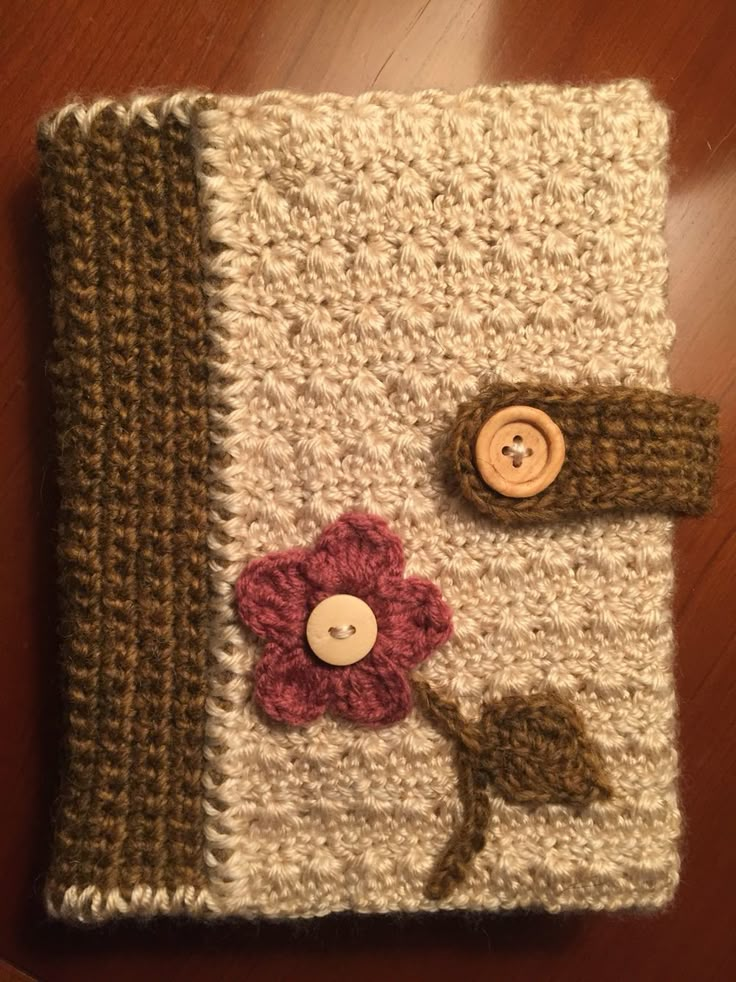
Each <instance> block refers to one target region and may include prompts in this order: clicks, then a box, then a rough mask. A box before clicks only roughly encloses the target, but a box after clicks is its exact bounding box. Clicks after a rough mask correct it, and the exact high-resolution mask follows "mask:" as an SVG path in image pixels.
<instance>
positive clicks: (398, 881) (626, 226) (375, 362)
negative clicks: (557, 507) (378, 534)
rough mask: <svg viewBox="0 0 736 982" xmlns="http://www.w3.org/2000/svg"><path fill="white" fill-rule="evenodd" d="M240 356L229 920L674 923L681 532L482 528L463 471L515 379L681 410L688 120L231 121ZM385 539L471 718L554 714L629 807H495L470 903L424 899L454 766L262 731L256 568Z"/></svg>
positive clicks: (222, 787)
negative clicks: (473, 430) (344, 541)
mask: <svg viewBox="0 0 736 982" xmlns="http://www.w3.org/2000/svg"><path fill="white" fill-rule="evenodd" d="M197 139H198V140H199V143H200V145H199V151H198V152H199V155H200V159H199V168H200V180H201V193H202V199H201V200H202V209H203V215H204V227H205V238H206V242H205V248H206V251H207V270H206V274H207V275H206V281H207V283H206V286H207V291H208V303H209V311H210V317H211V325H212V330H213V332H214V338H215V343H216V348H217V350H216V354H215V361H216V363H217V366H218V370H217V372H216V373H214V375H213V380H212V390H211V405H213V406H214V407H215V410H214V415H213V418H212V430H211V439H212V441H213V443H214V445H215V447H216V448H217V455H216V471H215V474H214V479H213V483H212V510H213V514H214V515H215V516H216V517H217V526H216V528H215V530H214V531H213V533H212V535H211V537H210V549H211V556H212V563H213V569H214V574H213V575H214V584H215V591H216V596H217V608H216V611H215V618H214V625H213V632H212V659H213V662H212V670H211V690H210V697H209V700H208V724H207V726H208V728H207V756H208V773H207V776H206V795H207V800H206V809H207V819H206V836H207V855H206V860H207V868H208V870H209V877H210V886H209V897H208V900H207V907H208V909H210V910H211V911H213V912H215V913H221V914H241V915H269V916H300V915H316V914H325V913H327V912H329V911H336V910H343V909H352V910H357V911H393V910H407V911H408V910H419V909H432V908H436V907H437V906H446V907H464V908H489V909H494V908H510V907H518V906H527V905H541V906H543V907H546V908H548V909H550V910H560V909H567V908H581V907H585V908H619V907H626V906H632V905H641V906H660V905H662V904H664V903H666V902H667V901H668V900H669V898H670V897H671V895H672V892H673V890H674V887H675V885H676V881H677V875H678V858H677V839H678V834H679V812H678V804H677V792H676V752H675V749H674V711H675V706H674V695H673V682H672V670H671V659H672V626H671V618H670V597H671V589H672V563H671V541H670V531H671V525H670V521H669V520H668V519H665V518H661V517H646V518H644V517H629V518H625V519H602V518H598V519H592V520H589V521H585V522H579V523H564V524H557V525H550V526H542V527H535V528H533V529H529V528H527V529H516V530H514V529H508V528H498V527H494V526H493V525H491V524H489V523H487V522H480V521H479V519H478V515H477V514H476V513H475V512H474V511H473V509H472V508H471V507H470V506H469V505H468V504H467V503H464V502H463V501H462V500H461V499H459V498H458V497H457V496H452V495H449V494H448V493H447V489H446V486H445V483H444V477H443V474H442V472H441V468H440V465H439V451H440V450H441V447H442V441H443V439H444V437H445V434H446V433H447V430H448V427H449V426H450V424H451V422H452V420H453V418H454V414H455V412H456V409H457V406H458V403H459V402H461V401H462V400H463V399H466V398H468V397H470V396H471V395H473V394H474V393H475V392H476V391H477V389H478V386H479V383H480V382H481V381H482V380H483V379H484V378H487V377H488V376H489V375H492V376H495V377H497V378H499V379H503V380H513V381H531V380H535V381H536V380H540V379H545V380H549V381H551V382H553V383H572V384H576V383H582V384H584V383H586V382H589V381H591V382H592V381H595V382H610V383H623V384H635V385H644V386H651V387H656V388H660V389H661V388H663V387H666V386H667V377H666V362H665V359H666V354H667V350H668V348H669V345H670V342H671V339H672V334H673V326H672V324H671V322H670V321H669V320H668V318H667V313H666V309H665V279H666V260H665V252H664V243H663V239H662V225H663V217H664V206H665V196H666V175H665V156H666V142H667V119H666V115H665V113H664V111H663V110H662V109H661V108H659V107H658V106H657V105H656V104H655V103H653V102H652V100H651V98H650V95H649V92H648V90H647V89H646V87H645V86H643V85H642V84H640V83H638V82H622V83H616V84H611V85H605V86H602V87H597V88H557V87H552V86H547V85H522V86H504V87H498V88H476V89H472V90H469V91H466V92H463V93H461V94H459V95H448V94H444V93H439V92H423V93H418V94H415V95H392V94H382V93H370V94H368V95H365V96H361V97H359V98H344V97H340V96H335V95H322V96H315V97H306V96H298V95H295V94H291V93H283V92H273V93H266V94H265V95H262V96H258V97H256V98H235V97H232V98H220V99H218V101H217V103H216V105H215V106H214V108H207V109H204V110H203V111H201V112H200V113H199V116H198V119H197ZM350 510H361V511H369V512H375V513H377V514H379V515H381V516H383V517H384V518H385V519H386V520H387V521H388V522H389V523H390V525H391V527H392V528H393V529H394V530H395V531H396V532H397V533H398V534H399V535H400V536H401V538H402V539H403V541H404V544H405V548H406V553H407V560H408V571H409V572H410V573H412V574H417V575H420V576H424V577H428V578H430V579H431V580H433V581H434V582H435V583H437V584H438V585H439V587H440V588H441V590H442V593H443V595H444V596H445V598H446V599H447V601H448V603H449V604H450V606H451V607H452V608H453V611H454V618H455V628H456V633H455V636H454V638H453V639H452V641H451V642H450V643H449V644H447V645H446V646H445V647H443V649H442V651H441V652H439V653H436V654H435V655H434V656H432V657H431V658H430V659H429V660H428V661H427V662H426V663H425V665H424V667H423V669H422V672H423V674H424V676H425V677H426V678H427V679H429V680H431V681H432V682H433V683H436V686H437V688H439V689H441V690H442V691H445V692H447V693H449V694H451V695H452V696H453V697H454V698H456V699H457V700H458V702H459V704H460V706H461V707H462V709H463V711H464V712H465V713H467V714H468V715H469V716H473V715H474V714H475V713H477V711H478V707H479V704H480V700H481V697H482V695H483V694H484V693H488V692H490V693H491V694H496V695H498V694H502V693H507V692H515V691H522V692H524V691H530V690H534V689H539V688H542V687H544V686H545V685H547V684H549V685H553V686H554V687H555V688H556V689H557V690H558V691H559V692H560V693H561V694H562V695H564V696H566V697H567V698H569V699H570V700H571V701H572V702H574V704H575V705H576V707H577V708H578V710H579V712H580V714H581V716H582V717H583V719H584V721H585V723H586V725H587V728H588V730H589V732H590V733H591V734H593V735H594V738H595V740H596V742H597V744H598V746H599V748H600V749H601V751H602V753H603V755H604V760H605V765H606V768H607V773H608V775H609V776H610V780H611V784H612V787H613V792H614V793H613V796H612V798H611V800H610V801H608V802H605V803H597V804H594V805H592V806H591V807H590V808H589V809H586V810H585V811H584V812H582V813H579V814H577V813H575V812H573V811H571V810H569V809H566V808H564V807H562V806H546V807H542V808H539V809H536V810H528V809H524V808H522V807H518V806H512V805H506V804H504V803H503V802H501V801H495V800H494V802H493V810H492V819H491V825H490V828H489V834H488V841H487V844H486V847H485V849H484V850H483V852H482V853H481V854H480V855H479V856H478V857H477V858H476V860H475V862H474V863H473V865H472V868H471V869H470V870H469V872H468V876H467V879H466V880H465V882H463V883H462V884H461V885H460V886H459V887H458V888H457V890H456V891H455V892H454V893H453V894H452V895H451V896H450V897H449V898H448V899H447V900H445V901H442V902H440V903H439V904H438V903H437V902H435V901H430V900H428V899H427V898H426V897H425V895H424V892H423V886H424V883H425V882H426V879H427V877H428V874H429V872H430V870H431V867H432V865H433V863H434V862H435V861H436V858H437V855H438V854H439V853H440V852H441V850H442V847H443V845H444V843H445V842H446V841H447V839H448V836H449V835H450V833H451V831H452V828H453V826H454V824H455V822H456V817H457V809H458V804H457V790H456V773H455V770H454V767H453V761H452V756H451V751H450V748H449V745H448V744H447V743H446V742H445V740H444V739H443V738H442V737H441V736H440V735H439V734H438V733H437V732H436V731H435V730H434V729H432V728H431V727H430V726H429V724H428V723H427V722H426V721H425V720H424V719H423V718H422V717H420V716H419V714H417V713H415V714H412V715H411V716H410V717H409V718H408V719H406V720H405V721H404V722H402V723H399V724H397V725H395V726H391V727H388V728H385V729H380V730H376V731H370V730H356V729H353V728H351V727H347V726H345V725H344V724H340V723H339V722H336V721H334V720H331V719H329V718H323V719H321V720H319V721H318V722H316V723H313V724H311V725H309V726H308V727H306V728H303V729H302V728H284V727H278V726H277V727H274V726H273V725H269V724H268V723H266V722H265V721H264V719H263V717H262V716H260V715H259V714H258V713H257V712H255V711H254V708H253V704H252V702H251V672H252V669H253V666H254V664H255V662H256V660H257V658H258V656H259V650H260V649H259V645H258V644H257V643H256V641H255V640H254V639H253V640H252V639H250V638H249V637H248V636H247V635H246V633H245V632H243V630H242V627H241V626H240V625H239V624H238V623H237V622H236V615H235V611H234V607H233V601H232V597H233V588H234V584H235V582H236V580H237V577H238V575H239V574H240V572H241V570H242V568H243V565H244V564H245V563H246V562H248V561H249V560H250V559H252V558H254V557H257V556H260V555H262V554H265V553H268V552H272V551H275V550H282V549H285V548H290V547H294V546H302V545H310V544H311V543H312V542H313V540H314V538H315V536H316V535H317V534H318V532H319V531H320V530H321V529H322V528H323V527H324V526H325V525H326V524H327V523H328V522H330V521H332V520H334V519H335V518H337V517H338V516H339V515H340V514H342V513H344V512H346V511H350Z"/></svg>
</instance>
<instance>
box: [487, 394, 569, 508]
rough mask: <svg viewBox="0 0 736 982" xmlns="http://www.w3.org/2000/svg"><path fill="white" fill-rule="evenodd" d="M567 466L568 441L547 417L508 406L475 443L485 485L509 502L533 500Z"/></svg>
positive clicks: (536, 411) (520, 407) (497, 415)
mask: <svg viewBox="0 0 736 982" xmlns="http://www.w3.org/2000/svg"><path fill="white" fill-rule="evenodd" d="M564 462H565V438H564V437H563V435H562V430H561V429H560V428H559V426H558V425H557V424H556V423H555V422H554V420H552V419H550V417H549V416H548V415H547V413H545V412H542V410H541V409H535V408H534V407H533V406H508V407H507V408H506V409H499V411H498V412H497V413H494V414H493V416H491V417H490V419H488V420H486V422H485V423H484V424H483V426H482V427H481V429H480V432H479V433H478V436H477V438H476V441H475V465H476V467H477V468H478V472H479V473H480V476H481V477H482V478H483V480H484V481H485V483H486V484H487V485H488V486H489V487H491V488H493V490H494V491H498V493H499V494H502V495H505V497H507V498H530V497H531V496H532V495H534V494H539V492H540V491H543V490H544V489H545V488H546V487H549V485H550V484H551V483H552V482H553V481H554V479H555V478H556V477H557V475H558V474H559V473H560V469H561V468H562V465H563V464H564Z"/></svg>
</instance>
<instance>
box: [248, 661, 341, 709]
mask: <svg viewBox="0 0 736 982" xmlns="http://www.w3.org/2000/svg"><path fill="white" fill-rule="evenodd" d="M329 689H330V686H329V677H328V673H327V671H326V670H325V669H324V668H322V667H321V666H320V665H318V664H317V663H316V662H315V661H313V659H312V658H310V656H309V655H308V654H307V652H306V651H305V650H304V647H303V646H302V645H297V646H294V647H292V648H282V647H280V646H279V645H277V644H267V645H266V648H265V650H264V652H263V656H262V657H261V660H260V661H259V662H258V664H257V665H256V669H255V686H254V689H253V695H254V697H255V699H256V701H257V702H258V703H259V704H260V706H261V708H262V709H263V710H264V712H266V713H267V714H268V715H269V716H270V717H271V718H272V719H275V720H279V722H281V723H289V724H290V725H291V726H303V725H304V724H305V723H311V722H312V720H315V719H317V718H318V717H319V716H321V715H322V714H323V713H324V711H325V709H326V708H327V699H328V695H329Z"/></svg>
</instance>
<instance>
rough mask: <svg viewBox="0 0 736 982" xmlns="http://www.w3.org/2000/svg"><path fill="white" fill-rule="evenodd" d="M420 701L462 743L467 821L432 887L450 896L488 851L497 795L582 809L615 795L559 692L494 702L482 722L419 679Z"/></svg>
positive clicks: (458, 749) (460, 770)
mask: <svg viewBox="0 0 736 982" xmlns="http://www.w3.org/2000/svg"><path fill="white" fill-rule="evenodd" d="M414 694H415V698H416V701H417V705H418V706H419V708H420V709H421V710H422V712H423V713H424V714H425V716H426V717H427V719H428V720H429V721H430V722H431V723H432V725H433V726H434V727H435V728H436V729H437V730H438V731H439V732H440V733H442V734H443V735H444V736H445V737H446V738H447V739H448V740H450V741H451V742H452V743H453V745H454V748H455V762H456V767H457V776H458V794H459V797H460V804H461V814H460V820H459V822H458V824H457V826H456V827H455V829H454V831H453V833H452V835H451V836H450V840H449V841H448V843H447V845H446V846H445V849H444V850H443V851H442V853H441V855H440V857H439V859H438V861H437V863H436V865H435V868H434V870H433V871H432V873H431V874H430V877H429V880H428V881H427V884H426V886H425V894H426V896H427V897H429V898H430V899H432V900H443V899H444V898H446V897H448V896H449V895H450V894H451V893H452V891H453V890H455V889H456V888H457V887H458V886H459V885H460V884H461V883H462V882H463V881H464V879H465V877H466V875H467V871H468V869H469V867H470V864H471V863H472V861H473V859H474V857H475V856H476V855H477V853H479V852H480V851H481V849H483V847H484V846H485V842H486V833H487V828H488V822H489V819H490V812H491V801H490V795H491V794H492V793H494V794H497V795H498V796H499V797H501V798H503V799H504V800H506V801H508V802H509V803H511V804H515V805H527V806H530V807H534V806H537V805H545V804H558V805H568V806H572V807H581V806H583V805H588V804H590V803H591V802H593V801H597V800H602V799H605V798H608V797H610V795H611V790H610V787H609V785H608V783H607V781H606V779H605V776H604V774H605V771H604V766H603V762H602V760H601V758H600V755H599V753H598V751H597V750H596V748H595V746H594V745H593V743H592V742H591V741H590V740H589V738H588V736H587V734H586V732H585V726H584V724H583V720H582V719H581V717H580V716H579V714H578V713H577V711H576V709H575V707H574V706H572V705H571V704H570V703H569V702H567V701H566V700H565V699H563V698H562V696H560V695H558V694H557V693H556V692H553V691H548V692H540V693H534V694H532V695H513V696H506V697H504V698H503V699H498V700H496V701H495V702H489V703H486V704H485V706H484V707H483V712H482V714H481V718H480V720H478V721H471V720H467V719H465V718H464V717H463V716H462V714H461V713H460V711H459V709H458V706H457V704H456V703H455V702H453V701H452V700H451V699H448V698H447V697H446V696H444V695H441V694H440V693H439V692H436V691H435V690H434V689H433V688H432V687H431V686H430V685H429V684H428V683H427V682H426V681H425V680H424V679H422V678H421V677H419V676H415V677H414Z"/></svg>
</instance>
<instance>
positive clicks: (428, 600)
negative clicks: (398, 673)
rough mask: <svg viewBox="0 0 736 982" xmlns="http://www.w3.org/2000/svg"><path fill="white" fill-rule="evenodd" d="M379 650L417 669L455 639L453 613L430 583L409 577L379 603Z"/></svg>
mask: <svg viewBox="0 0 736 982" xmlns="http://www.w3.org/2000/svg"><path fill="white" fill-rule="evenodd" d="M373 612H374V614H375V615H376V620H377V621H378V638H379V640H378V642H377V643H376V649H377V650H379V651H380V652H381V653H382V654H384V655H385V656H386V657H388V658H389V659H390V660H391V661H392V662H393V663H394V664H396V665H399V666H400V667H402V668H405V669H408V668H415V667H416V666H417V665H419V664H421V662H423V661H424V660H425V658H428V657H429V655H430V654H431V653H432V652H433V651H434V649H435V648H438V647H439V646H440V645H441V644H444V643H445V641H447V640H448V638H450V637H451V636H452V610H451V609H450V607H449V606H448V605H447V603H445V601H444V599H443V597H442V594H441V593H440V590H439V588H438V587H436V586H435V585H434V583H431V582H430V581H429V580H424V579H420V578H419V577H417V576H408V577H407V578H406V579H405V580H401V582H399V583H395V584H392V585H391V591H390V593H387V594H385V595H384V596H382V597H381V598H380V600H378V601H376V602H375V606H374V611H373Z"/></svg>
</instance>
